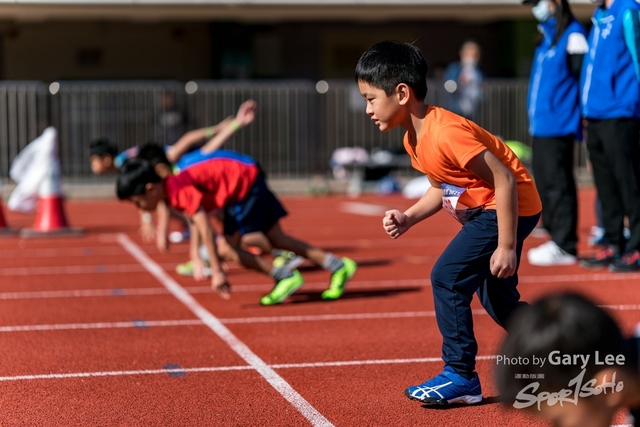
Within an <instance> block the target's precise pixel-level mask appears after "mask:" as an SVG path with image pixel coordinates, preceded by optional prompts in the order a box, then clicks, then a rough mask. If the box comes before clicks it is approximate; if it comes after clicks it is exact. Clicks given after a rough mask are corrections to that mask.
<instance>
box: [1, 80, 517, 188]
mask: <svg viewBox="0 0 640 427" xmlns="http://www.w3.org/2000/svg"><path fill="white" fill-rule="evenodd" d="M327 84H328V88H327V85H325V87H324V88H321V87H320V86H317V85H316V82H310V81H233V82H230V81H197V82H190V83H188V84H187V85H186V86H185V85H184V84H182V83H178V82H173V81H131V82H110V81H98V82H64V81H63V82H59V83H54V84H52V85H51V86H47V85H45V84H44V83H40V82H4V83H1V84H0V177H5V178H6V177H7V176H8V171H9V165H10V162H11V160H12V159H13V158H14V157H15V155H16V154H17V153H18V152H19V151H20V150H21V149H22V148H23V147H24V146H25V145H26V144H27V143H28V142H30V141H31V140H33V139H34V138H35V137H36V136H37V135H39V133H40V132H42V130H43V129H44V128H45V127H47V126H50V125H51V126H55V127H56V128H57V129H58V130H59V137H60V158H61V163H62V171H63V174H64V175H65V176H66V177H75V178H80V179H82V180H95V179H96V178H95V177H91V171H90V168H89V163H88V155H89V154H88V153H89V143H90V141H92V140H93V139H96V138H99V137H104V138H108V139H109V140H110V141H112V142H113V143H114V144H116V145H117V147H118V149H120V150H124V149H125V148H127V147H130V146H133V145H137V144H141V143H144V142H147V141H156V142H159V143H166V144H170V143H172V142H175V139H177V138H178V137H179V136H180V135H181V134H182V133H183V132H185V131H187V130H190V129H194V128H199V127H204V126H209V125H213V124H215V123H217V122H219V121H220V120H222V119H223V118H225V117H227V116H230V115H234V114H235V112H236V110H237V108H238V106H239V105H240V104H241V103H242V101H244V100H246V99H249V98H251V99H254V100H256V101H257V103H258V108H259V111H258V114H257V117H256V120H255V122H254V123H253V124H252V125H251V126H249V127H248V128H246V129H243V130H242V131H240V132H239V133H238V134H237V135H236V136H235V137H234V138H233V140H232V141H231V142H230V143H229V144H228V147H229V148H231V149H235V150H237V151H240V152H243V153H246V154H249V155H251V156H253V157H254V158H256V159H257V160H258V161H260V163H261V164H262V166H263V168H264V169H265V170H266V171H267V172H268V173H269V174H271V175H273V176H276V177H280V178H302V177H307V176H309V175H311V174H326V173H328V172H329V167H328V163H329V159H330V157H331V153H332V152H333V150H335V149H336V148H338V147H345V146H360V147H364V148H365V149H367V150H375V149H376V148H382V149H389V150H399V149H401V148H402V135H403V132H402V130H400V129H394V130H392V131H390V132H386V133H382V132H380V131H379V130H378V129H377V127H376V126H374V125H373V124H372V123H371V121H370V120H369V117H368V116H367V115H366V114H365V102H364V100H363V99H362V97H361V96H360V94H359V92H358V88H357V86H356V85H355V83H354V82H353V81H344V80H341V81H328V82H327ZM429 87H430V91H429V95H428V99H427V102H429V103H432V104H436V105H438V104H441V103H442V102H443V100H444V97H445V96H446V93H445V92H444V89H442V88H441V87H442V86H441V85H438V84H435V82H430V83H429ZM325 89H328V90H326V91H325ZM319 90H320V91H319ZM526 90H527V81H526V80H491V81H488V82H486V84H485V87H484V98H483V102H482V105H481V106H480V109H479V115H478V122H479V124H480V125H481V126H483V127H485V128H486V129H488V130H489V131H490V132H492V133H494V134H496V135H500V136H501V137H502V138H504V139H511V140H518V141H522V142H524V143H526V144H530V137H529V135H528V133H527V118H526ZM321 92H323V93H321ZM401 172H402V173H411V172H410V168H409V167H408V166H407V167H406V168H404V169H402V170H401Z"/></svg>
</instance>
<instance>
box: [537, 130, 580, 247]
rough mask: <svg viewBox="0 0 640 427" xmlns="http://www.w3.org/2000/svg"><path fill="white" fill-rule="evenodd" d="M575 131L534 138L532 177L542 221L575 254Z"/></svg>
mask: <svg viewBox="0 0 640 427" xmlns="http://www.w3.org/2000/svg"><path fill="white" fill-rule="evenodd" d="M574 140H575V136H574V135H567V136H560V137H554V138H538V137H534V138H533V161H532V166H533V177H534V179H535V182H536V187H537V188H538V193H539V194H540V199H541V200H542V224H543V225H544V228H546V229H547V231H549V234H551V240H553V241H554V242H555V243H556V244H557V245H558V246H560V247H561V248H562V249H563V250H564V251H566V252H568V253H570V254H571V255H576V253H577V252H576V244H577V243H578V233H577V229H578V195H577V191H576V181H575V178H574V176H573V148H574V143H575V142H574Z"/></svg>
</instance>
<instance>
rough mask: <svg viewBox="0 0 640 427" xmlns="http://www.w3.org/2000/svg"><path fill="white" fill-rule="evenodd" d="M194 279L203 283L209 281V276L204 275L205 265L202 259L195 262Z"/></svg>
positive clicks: (195, 259) (194, 260)
mask: <svg viewBox="0 0 640 427" xmlns="http://www.w3.org/2000/svg"><path fill="white" fill-rule="evenodd" d="M192 261H193V278H194V279H195V280H196V281H198V282H202V281H203V280H206V279H207V276H205V275H204V263H203V262H202V260H201V259H200V258H194V259H193V260H192Z"/></svg>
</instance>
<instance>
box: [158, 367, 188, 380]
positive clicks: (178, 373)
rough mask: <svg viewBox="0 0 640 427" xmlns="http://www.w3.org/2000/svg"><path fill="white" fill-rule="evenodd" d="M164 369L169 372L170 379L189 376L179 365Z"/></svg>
mask: <svg viewBox="0 0 640 427" xmlns="http://www.w3.org/2000/svg"><path fill="white" fill-rule="evenodd" d="M162 369H164V370H166V371H168V372H167V373H168V374H169V376H170V377H184V376H186V375H187V373H186V372H185V371H183V370H182V368H180V365H178V364H168V365H164V366H163V367H162Z"/></svg>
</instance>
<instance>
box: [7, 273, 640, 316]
mask: <svg viewBox="0 0 640 427" xmlns="http://www.w3.org/2000/svg"><path fill="white" fill-rule="evenodd" d="M136 271H144V270H143V269H140V268H139V269H137V270H136ZM634 278H638V279H640V274H638V275H637V277H636V275H635V274H628V273H624V274H612V275H608V274H595V275H587V274H584V275H565V276H562V275H555V276H527V277H522V278H520V283H527V284H542V283H564V282H569V283H570V282H575V281H580V282H582V283H584V282H589V281H593V282H598V281H611V280H628V279H634ZM428 286H431V282H430V280H428V279H406V280H355V281H353V282H349V289H352V290H353V289H375V288H383V289H398V288H403V287H428ZM326 287H327V284H326V282H310V283H305V285H304V289H306V290H324V289H326ZM272 288H273V284H267V283H263V284H255V285H236V286H234V287H233V292H236V293H237V292H265V291H269V290H271V289H272ZM184 289H186V290H187V291H188V292H189V293H191V294H201V293H212V292H213V291H212V290H211V287H209V286H185V287H184ZM167 293H168V291H167V290H166V289H165V288H112V289H85V290H68V291H33V292H0V300H12V299H32V298H77V297H98V296H137V295H163V294H167ZM630 310H635V308H631V309H630Z"/></svg>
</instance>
